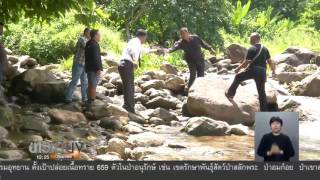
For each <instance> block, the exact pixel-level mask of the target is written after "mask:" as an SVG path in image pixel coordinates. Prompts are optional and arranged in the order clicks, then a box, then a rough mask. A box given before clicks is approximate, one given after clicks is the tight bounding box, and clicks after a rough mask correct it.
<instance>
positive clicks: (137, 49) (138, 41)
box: [118, 29, 160, 113]
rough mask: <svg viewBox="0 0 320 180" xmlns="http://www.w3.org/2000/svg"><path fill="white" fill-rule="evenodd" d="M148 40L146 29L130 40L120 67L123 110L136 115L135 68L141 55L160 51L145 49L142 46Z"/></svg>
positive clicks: (139, 31) (140, 30)
mask: <svg viewBox="0 0 320 180" xmlns="http://www.w3.org/2000/svg"><path fill="white" fill-rule="evenodd" d="M146 39H147V31H146V30H144V29H139V30H138V31H137V34H136V37H135V38H132V39H131V40H129V42H128V44H127V46H126V48H125V49H124V50H123V53H122V56H121V61H120V65H119V67H118V70H119V74H120V77H121V80H122V84H123V95H124V105H123V108H125V109H126V110H127V111H128V112H131V113H135V109H134V107H135V101H134V67H137V66H138V64H139V61H140V56H141V54H143V53H154V52H157V51H160V50H158V49H149V48H145V47H143V46H142V44H143V43H145V41H146Z"/></svg>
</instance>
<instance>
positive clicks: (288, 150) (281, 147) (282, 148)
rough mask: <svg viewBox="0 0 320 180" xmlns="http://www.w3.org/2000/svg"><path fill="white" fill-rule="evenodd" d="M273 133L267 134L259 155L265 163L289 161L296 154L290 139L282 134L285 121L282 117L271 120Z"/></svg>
mask: <svg viewBox="0 0 320 180" xmlns="http://www.w3.org/2000/svg"><path fill="white" fill-rule="evenodd" d="M269 124H270V127H271V131H272V132H271V133H268V134H265V135H264V136H263V137H262V139H261V142H260V144H259V146H258V150H257V153H258V155H259V156H261V157H263V158H264V161H289V160H290V157H293V156H294V154H295V152H294V149H293V146H292V143H291V140H290V138H289V137H288V136H287V135H285V134H282V133H281V129H282V126H283V121H282V119H281V118H280V117H272V118H271V119H270V122H269Z"/></svg>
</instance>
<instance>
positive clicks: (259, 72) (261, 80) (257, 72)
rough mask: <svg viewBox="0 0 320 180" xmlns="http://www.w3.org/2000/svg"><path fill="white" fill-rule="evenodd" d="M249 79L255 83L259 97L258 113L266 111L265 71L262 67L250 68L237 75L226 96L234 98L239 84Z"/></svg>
mask: <svg viewBox="0 0 320 180" xmlns="http://www.w3.org/2000/svg"><path fill="white" fill-rule="evenodd" d="M249 79H254V81H255V83H256V86H257V90H258V95H259V102H260V111H268V105H267V95H266V91H265V83H266V69H265V68H263V67H258V66H255V67H251V68H250V69H249V70H247V71H244V72H241V73H239V74H237V75H236V77H235V79H234V81H233V83H232V84H231V86H230V88H229V90H228V92H227V94H228V95H229V96H232V97H233V96H235V94H236V91H237V88H238V86H239V85H240V83H241V82H243V81H246V80H249Z"/></svg>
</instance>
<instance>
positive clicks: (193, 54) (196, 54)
mask: <svg viewBox="0 0 320 180" xmlns="http://www.w3.org/2000/svg"><path fill="white" fill-rule="evenodd" d="M180 36H181V39H180V40H179V41H178V42H176V43H175V45H174V47H172V48H170V49H167V50H166V51H167V52H169V53H171V52H174V51H176V50H179V49H181V50H183V51H184V60H185V61H186V62H187V64H188V68H189V72H190V78H189V83H188V89H189V88H190V87H191V86H192V84H193V82H194V81H195V79H196V77H204V61H205V60H204V56H203V53H202V51H201V47H202V48H204V49H207V50H209V51H210V52H211V53H212V54H215V51H214V50H213V48H212V47H211V46H210V45H209V44H208V43H206V42H205V41H203V40H202V39H201V38H199V37H198V36H197V35H191V34H190V33H189V30H188V28H186V27H183V28H181V29H180Z"/></svg>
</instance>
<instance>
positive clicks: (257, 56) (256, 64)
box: [225, 33, 275, 111]
mask: <svg viewBox="0 0 320 180" xmlns="http://www.w3.org/2000/svg"><path fill="white" fill-rule="evenodd" d="M260 39H261V38H260V34H259V33H252V34H251V36H250V44H251V45H252V46H251V47H250V48H249V50H248V53H247V57H246V60H245V61H244V62H243V63H241V65H240V66H239V67H238V68H236V70H235V73H236V76H235V78H234V81H233V83H232V84H231V86H230V88H229V90H228V91H227V92H226V93H225V95H226V97H227V98H228V99H229V100H232V99H233V98H234V96H235V94H236V91H237V88H238V86H239V85H240V83H241V82H243V81H246V80H249V79H254V80H255V83H256V86H257V90H258V94H259V102H260V111H268V104H267V96H266V91H265V83H266V80H267V75H266V69H267V67H266V66H267V65H266V64H267V63H268V64H269V66H270V67H271V70H272V75H275V65H274V63H273V62H272V60H271V59H270V53H269V50H268V49H267V48H266V47H264V46H263V45H262V44H260ZM266 62H267V63H266ZM242 68H245V70H244V71H242V72H240V73H239V71H240V70H241V69H242Z"/></svg>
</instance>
